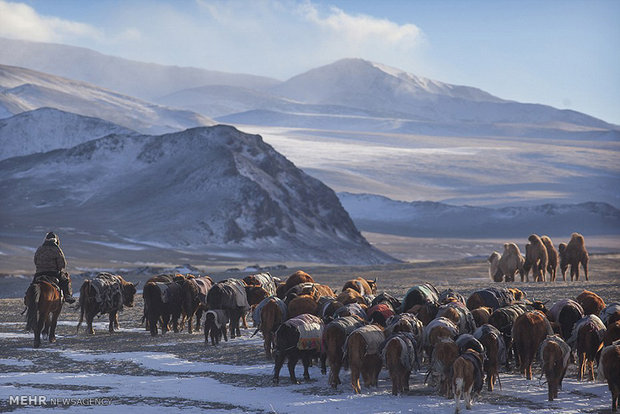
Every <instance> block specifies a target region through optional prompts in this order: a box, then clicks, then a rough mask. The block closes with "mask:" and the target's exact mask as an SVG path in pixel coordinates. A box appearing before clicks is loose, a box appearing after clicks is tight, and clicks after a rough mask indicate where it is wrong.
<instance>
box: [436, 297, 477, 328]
mask: <svg viewBox="0 0 620 414" xmlns="http://www.w3.org/2000/svg"><path fill="white" fill-rule="evenodd" d="M440 316H443V317H446V318H448V319H450V320H451V321H452V322H454V323H455V324H456V326H458V328H459V334H464V333H472V332H474V330H475V329H476V321H475V320H474V316H473V315H472V314H471V311H470V310H469V309H467V306H465V305H464V304H463V303H461V302H448V303H446V304H445V305H441V306H440V307H439V309H438V311H437V316H436V317H440Z"/></svg>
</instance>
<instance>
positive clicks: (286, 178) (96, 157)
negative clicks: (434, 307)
mask: <svg viewBox="0 0 620 414" xmlns="http://www.w3.org/2000/svg"><path fill="white" fill-rule="evenodd" d="M0 190H1V191H2V193H3V194H9V192H10V194H11V196H10V197H2V200H1V201H0V212H1V213H0V214H1V216H2V217H1V218H2V220H0V222H2V223H3V226H5V229H4V230H5V231H7V228H9V227H10V231H18V232H19V231H20V229H21V231H23V232H24V233H28V232H29V231H34V230H35V229H36V228H38V227H37V226H43V227H45V226H46V225H49V223H50V222H52V223H54V226H55V227H56V228H72V229H79V235H75V236H74V238H75V237H83V238H86V239H88V237H93V236H92V235H97V238H98V239H99V240H101V239H102V238H103V239H104V240H105V238H106V237H108V238H109V240H116V241H118V240H120V241H122V242H123V243H125V244H126V245H132V246H134V247H133V248H141V247H144V246H152V245H160V246H166V247H168V248H170V249H175V248H176V249H180V248H182V249H184V250H188V251H194V252H196V251H201V252H202V253H204V254H209V253H211V254H219V255H223V256H226V255H227V254H230V255H232V256H229V257H252V258H254V259H256V258H261V259H278V260H288V261H313V262H333V263H383V262H390V261H393V260H394V259H392V258H391V257H389V256H388V255H386V254H384V253H382V252H380V251H378V250H376V249H375V248H373V247H371V246H370V245H369V244H368V242H367V241H366V240H365V239H364V238H363V237H362V236H361V234H360V233H359V232H358V230H357V229H356V228H355V225H354V224H353V222H352V221H351V219H350V217H349V216H348V214H347V212H346V211H345V210H344V209H343V208H342V206H341V205H340V202H339V200H338V198H337V196H336V194H335V193H334V192H333V191H332V190H331V189H329V188H328V187H326V186H325V185H324V184H322V183H321V182H320V181H318V180H316V179H314V178H312V177H310V176H308V175H306V174H305V173H303V172H302V171H301V170H299V169H297V168H296V167H295V166H294V165H293V164H292V163H291V162H290V161H288V160H287V159H286V158H284V157H283V156H282V155H280V154H279V153H277V152H276V151H275V150H274V149H273V148H272V147H271V146H269V145H267V144H265V143H264V142H263V140H262V138H261V137H260V136H258V135H248V134H244V133H242V132H240V131H238V130H236V129H235V128H233V127H228V126H215V127H211V128H204V127H203V128H194V129H189V130H186V131H183V132H178V133H173V134H166V135H159V136H152V135H140V136H136V135H134V136H117V135H110V136H107V137H104V138H100V139H97V140H92V141H88V142H86V143H83V144H80V145H77V146H75V147H73V148H70V149H65V150H56V151H52V152H48V153H45V154H34V155H31V156H25V157H20V158H11V159H7V160H4V161H0ZM50 191H54V196H52V195H51V194H50ZM9 223H10V224H9ZM7 226H8V227H7ZM16 229H17V230H16ZM85 235H90V236H85ZM104 244H105V243H104Z"/></svg>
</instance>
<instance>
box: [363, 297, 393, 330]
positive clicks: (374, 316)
mask: <svg viewBox="0 0 620 414" xmlns="http://www.w3.org/2000/svg"><path fill="white" fill-rule="evenodd" d="M366 315H367V317H368V322H371V323H377V324H379V325H381V326H383V327H385V324H386V321H387V320H388V319H389V318H391V317H392V316H394V309H392V306H391V305H389V304H386V303H379V304H377V305H375V306H373V307H372V308H369V309H368V311H367V312H366Z"/></svg>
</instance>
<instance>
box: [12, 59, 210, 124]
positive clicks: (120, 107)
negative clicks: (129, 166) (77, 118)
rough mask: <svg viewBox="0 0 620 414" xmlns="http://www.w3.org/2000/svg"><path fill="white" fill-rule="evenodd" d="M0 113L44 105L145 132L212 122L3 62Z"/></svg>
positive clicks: (197, 115) (190, 114)
mask: <svg viewBox="0 0 620 414" xmlns="http://www.w3.org/2000/svg"><path fill="white" fill-rule="evenodd" d="M0 90H2V93H1V94H0V114H2V113H4V115H5V116H10V115H11V114H12V115H15V114H18V113H21V112H25V111H31V110H34V109H38V108H43V107H51V108H56V109H60V110H62V111H66V112H72V113H76V114H79V115H84V116H90V117H96V118H101V119H104V120H106V121H110V122H113V123H115V124H117V125H121V126H124V127H126V128H129V129H133V130H135V131H139V132H142V133H162V132H171V131H178V130H182V129H186V128H191V127H195V126H208V125H213V124H214V122H213V120H211V119H209V118H207V117H205V116H203V115H199V114H196V113H193V112H190V111H183V110H178V109H172V108H167V107H164V106H160V105H155V104H151V103H148V102H145V101H142V100H140V99H137V98H132V97H130V96H126V95H122V94H120V93H117V92H114V91H111V90H108V89H103V88H101V87H98V86H95V85H92V84H89V83H86V82H81V81H75V80H70V79H66V78H61V77H59V76H54V75H49V74H47V73H43V72H36V71H33V70H30V69H24V68H18V67H15V66H6V65H0Z"/></svg>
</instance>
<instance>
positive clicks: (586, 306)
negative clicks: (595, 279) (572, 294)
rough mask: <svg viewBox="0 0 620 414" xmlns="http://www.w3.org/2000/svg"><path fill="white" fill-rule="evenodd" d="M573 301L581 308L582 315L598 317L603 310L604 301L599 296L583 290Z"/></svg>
mask: <svg viewBox="0 0 620 414" xmlns="http://www.w3.org/2000/svg"><path fill="white" fill-rule="evenodd" d="M575 301H576V302H577V303H579V304H580V305H581V307H582V308H583V313H584V315H596V316H598V315H600V314H601V312H602V311H603V309H605V301H604V300H603V298H601V297H600V296H599V295H597V294H596V293H594V292H590V291H589V290H584V291H583V292H581V293H580V294H579V296H577V297H576V298H575Z"/></svg>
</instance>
